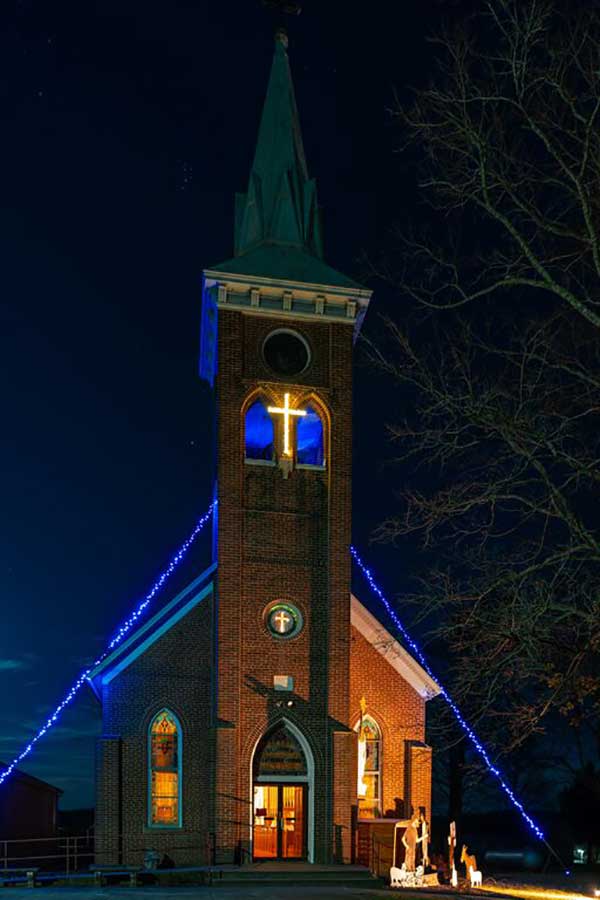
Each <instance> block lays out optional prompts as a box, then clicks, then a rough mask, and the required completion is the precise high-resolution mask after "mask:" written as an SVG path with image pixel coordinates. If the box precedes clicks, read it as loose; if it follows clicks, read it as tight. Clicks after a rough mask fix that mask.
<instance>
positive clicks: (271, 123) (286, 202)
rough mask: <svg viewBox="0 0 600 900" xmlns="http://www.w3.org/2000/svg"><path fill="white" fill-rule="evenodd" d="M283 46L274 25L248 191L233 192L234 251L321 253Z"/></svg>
mask: <svg viewBox="0 0 600 900" xmlns="http://www.w3.org/2000/svg"><path fill="white" fill-rule="evenodd" d="M286 48H287V37H286V35H285V33H284V32H283V31H279V32H278V33H277V35H276V38H275V55H274V57H273V65H272V68H271V76H270V79H269V86H268V88H267V96H266V99H265V104H264V107H263V114H262V119H261V123H260V129H259V132H258V141H257V144H256V152H255V155H254V163H253V166H252V171H251V173H250V182H249V185H248V191H247V193H246V194H237V195H236V217H235V221H236V225H235V254H236V256H240V255H241V254H244V253H246V252H247V251H248V250H251V249H253V248H255V247H257V246H259V245H261V244H279V245H283V246H288V247H295V248H297V249H299V250H303V251H304V252H306V253H309V254H311V255H313V256H317V257H322V256H323V247H322V239H321V228H320V223H319V211H318V207H317V192H316V185H315V181H314V180H313V179H311V178H309V176H308V170H307V168H306V159H305V157H304V147H303V145H302V134H301V132H300V122H299V119H298V110H297V107H296V99H295V96H294V86H293V84H292V75H291V72H290V65H289V61H288V56H287V52H286Z"/></svg>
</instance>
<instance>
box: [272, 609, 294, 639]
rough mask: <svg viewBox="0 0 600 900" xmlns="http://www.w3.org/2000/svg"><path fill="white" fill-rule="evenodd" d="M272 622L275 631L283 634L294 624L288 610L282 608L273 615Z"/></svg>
mask: <svg viewBox="0 0 600 900" xmlns="http://www.w3.org/2000/svg"><path fill="white" fill-rule="evenodd" d="M273 624H274V625H275V629H276V630H277V631H280V632H281V634H285V633H286V631H289V630H290V628H291V627H292V625H293V624H294V620H293V618H292V617H291V616H290V614H289V613H288V612H286V611H285V610H284V609H280V610H279V612H278V613H276V614H275V615H274V616H273Z"/></svg>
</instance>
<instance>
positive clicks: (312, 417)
mask: <svg viewBox="0 0 600 900" xmlns="http://www.w3.org/2000/svg"><path fill="white" fill-rule="evenodd" d="M296 440H297V461H298V465H301V466H324V465H325V447H324V443H323V422H322V420H321V416H320V415H319V413H318V412H317V411H316V409H315V408H314V407H313V406H307V407H306V415H305V416H302V418H299V419H298V422H297V425H296Z"/></svg>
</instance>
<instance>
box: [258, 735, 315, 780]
mask: <svg viewBox="0 0 600 900" xmlns="http://www.w3.org/2000/svg"><path fill="white" fill-rule="evenodd" d="M254 774H255V777H257V776H269V777H270V776H278V775H306V759H305V757H304V751H303V750H302V747H301V746H300V743H299V742H298V740H297V738H296V737H295V736H294V735H293V734H292V732H291V731H289V729H287V728H286V727H285V726H284V725H281V726H279V727H278V728H276V729H275V730H274V731H271V732H270V733H269V734H268V735H267V736H266V738H263V740H262V743H261V745H260V747H259V748H258V752H257V753H256V754H255V757H254Z"/></svg>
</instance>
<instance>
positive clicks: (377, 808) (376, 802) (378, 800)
mask: <svg viewBox="0 0 600 900" xmlns="http://www.w3.org/2000/svg"><path fill="white" fill-rule="evenodd" d="M365 720H366V721H367V722H371V723H372V724H373V725H374V726H375V728H376V729H377V734H378V735H379V736H378V738H377V743H378V744H379V747H378V748H377V757H378V768H377V769H373V770H371V771H368V770H367V769H365V772H364V774H365V775H377V797H374V798H373V809H374V812H378V815H376V816H370V817H365V818H369V820H370V819H371V818H374V819H377V818H381V817H382V810H381V807H382V798H383V790H382V780H383V765H382V761H383V734H382V731H381V726H380V724H379V722H378V721H377V719H375V718H374V717H373V716H372V715H370V713H366V714H365V715H364V716H362V719H361V718H359V719H358V722H357V723H356V725H355V726H354V730H355V731H356V732H360V724H361V721H363V722H364V721H365ZM357 749H358V748H357ZM357 793H358V792H357ZM356 799H357V806H358V818H359V819H360V818H361V815H360V812H361V807H360V801H361V798H359V797H358V796H357V798H356ZM363 802H364V799H363Z"/></svg>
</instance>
